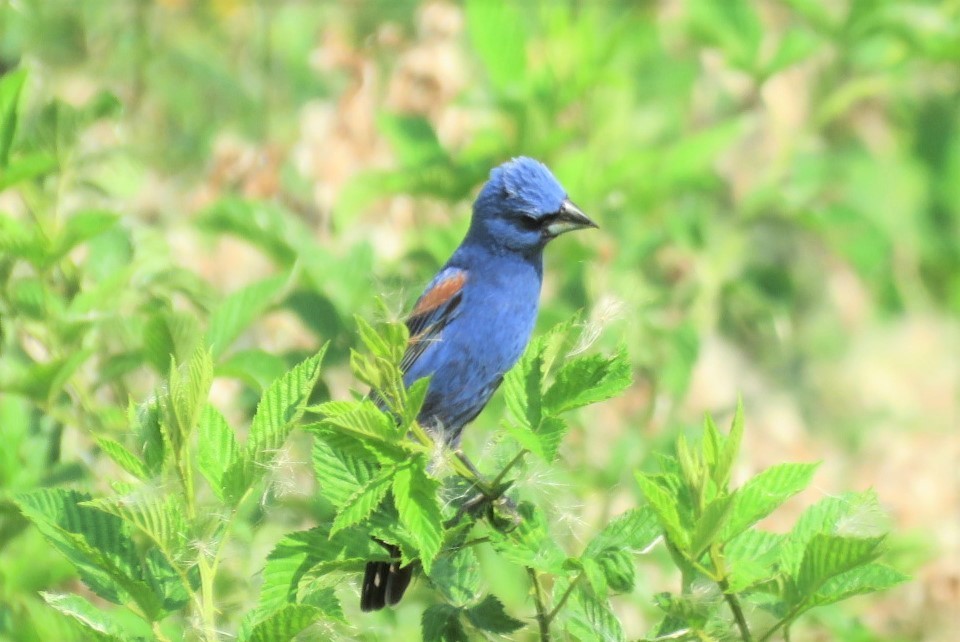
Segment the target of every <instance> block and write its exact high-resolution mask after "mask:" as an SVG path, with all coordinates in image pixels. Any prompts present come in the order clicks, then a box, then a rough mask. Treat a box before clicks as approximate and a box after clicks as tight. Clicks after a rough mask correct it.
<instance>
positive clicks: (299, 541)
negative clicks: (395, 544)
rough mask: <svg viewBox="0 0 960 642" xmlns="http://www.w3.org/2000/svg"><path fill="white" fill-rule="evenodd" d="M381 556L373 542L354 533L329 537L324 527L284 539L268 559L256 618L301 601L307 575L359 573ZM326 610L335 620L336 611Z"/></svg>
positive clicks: (330, 608)
mask: <svg viewBox="0 0 960 642" xmlns="http://www.w3.org/2000/svg"><path fill="white" fill-rule="evenodd" d="M382 553H383V550H382V549H381V548H380V547H379V546H375V544H374V542H373V540H371V539H370V538H369V537H367V536H365V535H362V534H360V533H358V532H357V531H355V530H344V531H341V532H339V533H336V534H334V535H332V534H331V533H330V529H329V527H327V526H325V525H323V526H318V527H316V528H312V529H310V530H308V531H300V532H297V533H290V534H288V535H286V536H284V538H283V539H281V540H280V542H279V543H278V544H277V546H276V548H274V549H273V551H271V552H270V554H269V555H268V556H267V563H266V565H265V566H264V569H263V585H262V587H261V589H260V599H259V600H258V602H257V613H258V616H260V617H263V616H266V615H267V614H268V613H272V612H274V611H276V610H278V609H280V608H282V607H283V606H284V605H285V604H292V603H295V602H299V601H301V598H302V584H303V580H304V578H305V577H306V576H307V574H308V573H314V574H317V573H326V572H333V571H337V570H341V571H345V572H349V571H361V570H363V568H364V566H365V565H366V562H367V560H368V559H371V558H372V557H375V556H376V555H378V554H382ZM315 606H317V605H316V604H315ZM328 606H329V608H326V609H324V611H325V613H326V614H327V616H328V618H330V619H337V618H336V617H334V616H335V614H336V611H337V610H338V608H337V607H336V606H335V605H333V604H330V605H328Z"/></svg>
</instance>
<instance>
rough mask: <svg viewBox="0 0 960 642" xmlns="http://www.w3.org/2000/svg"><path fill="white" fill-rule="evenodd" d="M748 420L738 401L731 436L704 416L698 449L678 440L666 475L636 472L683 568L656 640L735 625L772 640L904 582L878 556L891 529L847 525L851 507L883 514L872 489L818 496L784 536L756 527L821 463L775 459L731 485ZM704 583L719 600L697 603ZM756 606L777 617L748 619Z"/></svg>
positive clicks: (744, 634)
mask: <svg viewBox="0 0 960 642" xmlns="http://www.w3.org/2000/svg"><path fill="white" fill-rule="evenodd" d="M743 424H744V421H743V407H742V406H741V405H738V406H737V411H736V414H735V415H734V418H733V424H732V427H731V429H730V434H729V435H727V436H723V435H722V434H720V432H719V431H718V430H717V428H716V426H715V424H714V423H713V420H712V419H710V418H709V417H707V419H706V421H705V426H704V436H703V439H702V442H701V444H700V447H699V448H695V447H693V446H691V445H690V444H689V443H688V442H687V440H686V439H684V438H682V437H681V439H680V441H678V442H677V456H676V459H673V458H664V459H663V470H662V471H661V472H660V473H658V474H648V473H637V482H638V483H639V485H640V489H641V491H642V492H643V495H644V497H645V498H646V500H647V502H648V504H649V506H650V507H651V509H652V510H653V513H654V514H655V515H656V520H657V523H658V525H659V528H660V529H661V530H662V533H663V537H664V540H665V542H666V545H667V548H668V550H669V551H670V553H671V556H672V557H673V560H674V562H675V563H676V565H677V567H678V568H679V569H680V571H681V574H682V590H681V592H680V593H679V594H678V595H670V594H667V595H665V596H662V597H661V598H660V605H661V608H662V609H663V610H664V611H665V612H666V615H665V616H664V618H663V620H662V622H661V623H660V624H659V625H658V626H657V627H656V629H655V632H654V635H655V636H667V637H670V638H671V639H674V638H675V639H683V640H688V639H689V640H699V639H703V636H705V635H711V636H712V635H716V634H717V632H719V631H726V633H724V634H723V635H727V636H729V635H731V634H733V633H732V632H733V631H734V630H736V631H737V633H738V634H739V635H740V637H741V638H742V639H743V640H754V639H756V640H767V639H770V638H771V637H772V636H773V635H774V634H775V633H776V632H777V631H779V630H780V629H783V630H784V631H785V633H784V634H785V635H786V634H787V631H788V630H789V628H790V626H791V625H792V624H793V623H794V621H795V620H796V619H797V617H799V616H800V615H801V614H803V613H805V612H806V611H808V610H810V609H812V608H814V607H817V606H821V605H824V604H830V603H832V602H835V601H839V600H842V599H846V598H848V597H851V596H853V595H858V594H863V593H870V592H873V591H880V590H884V589H887V588H890V587H891V586H894V585H896V584H898V583H900V582H903V581H904V580H906V579H907V578H906V576H904V575H903V574H902V573H900V572H898V571H896V570H894V569H892V568H890V567H889V566H885V565H883V564H877V563H875V562H874V560H875V559H876V558H877V557H878V556H879V555H880V554H881V553H882V551H883V544H884V541H885V539H886V534H885V533H882V532H881V533H871V534H869V535H868V534H865V533H862V532H854V533H851V532H844V531H843V528H842V523H843V519H842V518H843V516H844V515H849V514H850V511H851V510H853V509H852V508H850V505H853V506H859V509H860V510H867V511H871V512H876V511H877V510H878V509H877V506H876V498H875V497H874V496H873V495H872V494H871V493H862V494H851V495H849V496H848V497H845V498H843V499H842V500H837V499H835V498H830V499H825V500H822V501H820V502H819V503H817V504H814V505H813V506H811V507H810V508H809V509H807V511H806V512H805V513H804V514H803V515H802V516H801V518H800V519H799V520H798V521H797V524H796V525H795V526H794V528H793V529H792V530H791V531H790V532H789V533H787V534H786V535H777V534H774V533H769V532H766V531H763V530H759V529H756V528H755V527H754V525H755V524H756V523H757V522H758V521H760V520H761V519H762V518H764V517H766V516H767V515H769V514H770V513H771V512H773V511H774V510H775V509H777V508H779V507H780V506H781V505H782V504H783V503H784V502H786V501H787V499H789V498H790V497H791V496H793V495H795V494H796V493H798V492H800V491H802V490H804V489H805V488H806V487H807V486H808V485H809V483H810V481H811V479H812V477H813V473H814V471H815V470H816V465H815V464H813V465H811V464H779V465H776V466H773V467H771V468H768V469H767V470H765V471H763V472H761V473H760V474H758V475H756V476H755V477H753V478H751V479H750V480H748V481H747V482H746V483H744V484H743V486H741V487H740V488H735V489H734V488H730V485H729V481H730V471H731V469H732V466H733V464H734V461H735V459H736V457H737V455H738V453H739V447H740V442H741V441H742V438H743ZM704 581H707V582H711V583H715V584H716V585H717V587H718V589H719V591H720V592H721V594H722V595H723V600H724V601H723V603H721V602H719V601H718V602H716V603H714V604H712V605H710V604H706V603H704V602H698V601H697V598H696V596H695V592H696V590H697V589H696V587H697V585H699V584H700V583H702V582H704ZM754 609H756V610H760V611H764V612H767V613H769V614H770V615H771V616H772V617H773V620H772V622H769V623H765V624H764V625H760V624H758V623H751V622H750V621H748V618H747V616H746V614H747V613H750V612H752V611H753V610H754ZM651 639H653V638H651ZM657 639H659V637H658V638H657Z"/></svg>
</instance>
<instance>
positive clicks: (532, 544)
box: [490, 502, 567, 575]
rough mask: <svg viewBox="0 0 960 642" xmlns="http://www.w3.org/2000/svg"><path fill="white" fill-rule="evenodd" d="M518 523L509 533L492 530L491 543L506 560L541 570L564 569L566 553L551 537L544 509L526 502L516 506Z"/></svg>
mask: <svg viewBox="0 0 960 642" xmlns="http://www.w3.org/2000/svg"><path fill="white" fill-rule="evenodd" d="M517 511H518V513H519V514H520V517H521V521H520V525H519V526H517V527H516V528H515V529H514V530H513V531H511V532H510V533H509V534H504V533H501V532H499V531H494V532H492V533H491V534H490V540H491V544H492V545H493V547H494V549H496V551H497V552H498V553H500V554H501V555H502V556H503V557H505V558H506V559H508V560H509V561H511V562H513V563H515V564H517V565H519V566H526V567H530V568H533V569H536V570H538V571H542V572H544V573H550V574H553V575H555V574H558V573H562V572H563V567H564V562H566V561H567V555H566V553H565V552H564V551H563V549H562V548H561V547H560V545H559V544H558V543H557V541H556V540H555V539H554V537H553V535H552V534H551V532H550V530H551V529H550V528H549V526H548V524H547V522H546V518H545V517H544V515H543V512H542V511H540V510H537V509H536V508H535V507H534V506H533V505H532V504H530V503H528V502H521V503H520V505H519V506H518V507H517Z"/></svg>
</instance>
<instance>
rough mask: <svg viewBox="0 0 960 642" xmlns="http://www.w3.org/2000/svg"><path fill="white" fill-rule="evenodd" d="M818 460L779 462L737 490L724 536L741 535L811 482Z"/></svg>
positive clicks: (725, 537) (726, 538) (727, 537)
mask: <svg viewBox="0 0 960 642" xmlns="http://www.w3.org/2000/svg"><path fill="white" fill-rule="evenodd" d="M818 466H819V464H816V463H813V464H777V465H775V466H771V467H770V468H768V469H766V470H764V471H763V472H761V473H760V474H759V475H757V476H756V477H754V478H752V479H750V480H749V481H748V482H747V483H745V484H744V485H743V486H742V487H741V488H740V489H738V490H737V492H736V495H735V499H734V504H733V510H732V512H731V514H730V519H729V520H728V522H727V525H726V527H725V528H724V530H723V536H722V539H724V540H728V539H730V538H731V537H734V536H736V535H739V534H740V533H742V532H743V531H745V530H746V529H748V528H750V526H752V525H753V524H756V523H757V522H758V521H760V520H761V519H763V518H764V517H766V516H767V515H769V514H770V513H772V512H773V511H774V510H775V509H776V508H778V507H779V506H781V505H782V504H783V503H784V502H785V501H787V499H789V498H790V497H792V496H794V495H796V494H797V493H799V492H800V491H801V490H803V489H804V488H806V487H807V486H809V485H810V480H811V479H813V473H814V472H816V470H817V467H818Z"/></svg>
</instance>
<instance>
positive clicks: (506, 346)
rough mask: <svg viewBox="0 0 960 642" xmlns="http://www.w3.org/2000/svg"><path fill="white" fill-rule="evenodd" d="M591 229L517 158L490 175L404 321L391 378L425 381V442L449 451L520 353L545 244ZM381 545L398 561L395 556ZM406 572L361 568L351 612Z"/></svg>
mask: <svg viewBox="0 0 960 642" xmlns="http://www.w3.org/2000/svg"><path fill="white" fill-rule="evenodd" d="M595 227H598V226H597V224H596V223H594V222H593V221H592V220H591V219H590V218H588V217H587V215H586V214H584V213H583V212H582V211H581V210H580V208H578V207H577V206H576V205H574V204H573V202H572V201H571V200H570V198H569V197H568V195H567V192H566V190H564V188H563V187H562V186H561V184H560V182H559V181H558V180H557V179H556V177H554V175H553V174H552V173H551V172H550V170H549V169H548V168H547V166H546V165H544V164H543V163H541V162H539V161H537V160H534V159H532V158H528V157H524V156H521V157H517V158H513V159H511V160H509V161H507V162H505V163H503V164H501V165H499V166H497V167H494V168H493V169H492V170H491V171H490V175H489V178H488V180H487V181H486V183H485V184H484V185H483V187H482V188H481V189H480V192H479V194H478V195H477V198H476V200H475V201H474V203H473V212H472V216H471V219H470V226H469V228H468V230H467V233H466V236H464V238H463V241H462V242H461V243H460V245H459V246H458V247H457V249H456V250H455V251H454V252H453V254H452V255H451V256H450V258H449V260H447V262H446V263H445V264H444V265H443V267H442V268H440V271H439V272H438V273H437V274H436V276H434V277H433V279H432V280H431V281H430V282H429V284H428V285H427V287H426V289H425V290H424V292H423V294H421V295H420V297H419V298H418V299H417V301H416V303H415V304H414V306H413V310H412V312H411V313H410V314H409V316H408V317H407V319H406V325H407V328H408V330H409V336H410V338H409V341H408V344H407V347H406V350H405V353H404V355H403V357H402V360H401V363H400V370H401V372H402V373H403V382H404V385H406V386H409V385H411V384H412V383H413V382H415V381H417V380H418V379H421V378H423V377H431V378H430V382H429V387H428V389H427V394H426V398H425V400H424V403H423V405H422V406H421V410H420V412H419V415H418V417H417V420H418V421H419V422H420V424H421V425H422V426H423V427H424V429H425V430H427V432H428V433H430V434H431V435H432V436H434V438H435V439H440V440H441V441H442V442H444V443H445V444H446V445H447V446H449V447H452V448H455V447H457V446H458V444H459V442H460V437H461V434H462V432H463V429H464V427H465V426H466V425H467V424H469V423H470V422H471V421H473V420H474V418H476V416H477V415H478V414H479V413H480V411H481V410H483V408H484V406H486V405H487V402H488V401H489V400H490V398H491V396H492V395H493V393H494V392H495V391H496V390H497V388H498V387H499V386H500V383H501V382H502V381H503V376H504V374H505V373H506V372H507V371H508V370H509V369H510V368H511V367H513V365H514V364H515V363H516V362H517V360H518V359H519V358H520V356H521V355H522V354H523V351H524V349H525V348H526V346H527V343H528V342H529V340H530V337H531V334H532V333H533V328H534V325H535V324H536V320H537V312H538V308H539V302H540V289H541V284H542V282H543V251H544V248H545V247H546V245H547V244H548V243H549V242H550V241H551V240H553V239H555V238H556V237H558V236H560V235H561V234H564V233H566V232H571V231H574V230H580V229H584V228H595ZM381 544H382V545H383V546H384V547H386V548H387V551H388V553H389V554H390V555H391V557H393V558H394V560H397V559H399V555H400V551H399V549H397V548H396V547H395V546H393V545H389V544H385V543H383V542H381ZM412 573H413V569H412V565H410V564H408V565H406V566H401V565H400V563H399V562H398V561H392V562H384V561H378V562H368V563H367V565H366V570H365V573H364V579H363V584H362V586H361V591H360V608H361V610H362V611H376V610H379V609H382V608H384V607H385V606H388V605H389V606H393V605H395V604H397V602H399V601H400V598H401V597H402V596H403V593H404V591H406V589H407V586H408V585H409V584H410V580H411V577H412Z"/></svg>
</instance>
